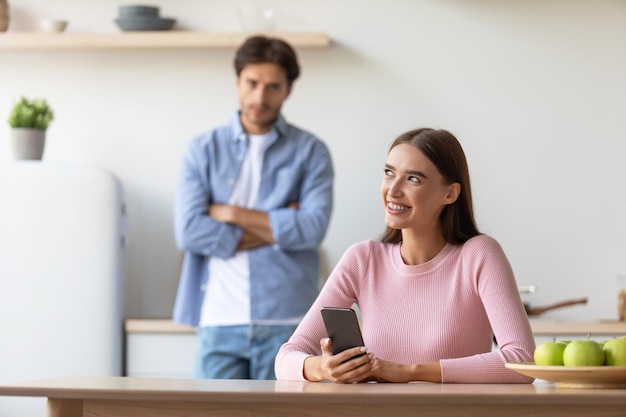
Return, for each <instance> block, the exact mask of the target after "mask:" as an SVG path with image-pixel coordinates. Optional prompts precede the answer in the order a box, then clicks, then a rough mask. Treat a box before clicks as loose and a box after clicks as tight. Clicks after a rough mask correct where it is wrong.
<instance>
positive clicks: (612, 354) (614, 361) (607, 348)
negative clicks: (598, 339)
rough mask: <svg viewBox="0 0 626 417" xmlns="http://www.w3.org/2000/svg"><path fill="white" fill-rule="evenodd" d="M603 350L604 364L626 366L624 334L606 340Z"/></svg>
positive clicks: (625, 338)
mask: <svg viewBox="0 0 626 417" xmlns="http://www.w3.org/2000/svg"><path fill="white" fill-rule="evenodd" d="M603 350H604V359H605V364H606V365H609V366H626V336H623V337H619V338H617V339H613V340H608V341H607V342H606V343H605V344H604V347H603Z"/></svg>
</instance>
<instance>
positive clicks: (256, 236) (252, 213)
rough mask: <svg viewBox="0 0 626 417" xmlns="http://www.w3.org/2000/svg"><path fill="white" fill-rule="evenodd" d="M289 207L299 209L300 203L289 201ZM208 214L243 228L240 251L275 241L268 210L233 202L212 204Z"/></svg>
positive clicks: (239, 245)
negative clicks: (233, 203) (249, 207)
mask: <svg viewBox="0 0 626 417" xmlns="http://www.w3.org/2000/svg"><path fill="white" fill-rule="evenodd" d="M287 207H288V208H292V209H295V210H297V209H298V208H299V207H300V205H299V203H297V202H293V203H289V204H288V205H287ZM208 214H209V216H210V217H211V218H213V219H214V220H217V221H220V222H225V223H230V224H234V225H236V226H239V227H240V228H241V229H242V230H243V234H242V236H241V239H240V240H239V244H238V245H237V250H238V251H239V250H246V249H253V248H257V247H259V246H263V245H271V244H273V243H275V242H274V235H273V233H272V227H271V225H270V221H269V216H268V214H267V212H266V211H260V210H252V209H248V208H245V207H241V206H236V205H231V204H211V205H210V206H209V211H208Z"/></svg>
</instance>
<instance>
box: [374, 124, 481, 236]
mask: <svg viewBox="0 0 626 417" xmlns="http://www.w3.org/2000/svg"><path fill="white" fill-rule="evenodd" d="M403 143H406V144H409V145H411V146H413V147H415V148H416V149H418V150H420V151H421V152H422V153H423V154H424V155H425V156H426V157H427V158H428V159H429V160H430V161H431V162H432V163H433V164H434V165H435V166H436V167H437V169H438V170H439V172H440V173H441V175H442V176H443V178H444V180H445V181H446V182H447V183H448V184H453V183H455V182H456V183H459V184H460V186H461V192H460V194H459V196H458V198H457V199H456V201H455V202H454V203H452V204H448V205H447V206H445V207H444V208H443V211H442V212H441V216H440V217H439V223H440V225H441V231H442V233H443V237H444V239H445V240H446V242H448V243H453V244H460V243H464V242H466V241H467V240H468V239H470V238H471V237H474V236H476V235H479V234H480V232H479V231H478V227H477V226H476V221H475V220H474V208H473V203H472V189H471V186H470V178H469V169H468V167H467V160H466V158H465V152H463V148H462V147H461V144H460V143H459V141H458V140H457V139H456V138H455V137H454V135H452V133H450V132H448V131H447V130H435V129H430V128H420V129H415V130H410V131H408V132H405V133H403V134H401V135H400V136H398V138H397V139H396V140H394V141H393V143H392V144H391V146H390V147H389V150H390V151H391V149H393V148H395V147H396V146H398V145H400V144H403ZM381 240H382V241H383V242H386V243H399V242H402V231H401V230H400V229H392V228H390V227H387V229H386V230H385V232H384V233H383V236H382V237H381Z"/></svg>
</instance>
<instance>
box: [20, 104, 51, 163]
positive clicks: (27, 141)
mask: <svg viewBox="0 0 626 417" xmlns="http://www.w3.org/2000/svg"><path fill="white" fill-rule="evenodd" d="M53 119H54V113H53V111H52V109H51V108H50V106H49V105H48V102H47V101H46V100H45V99H42V98H38V99H34V100H28V99H27V98H25V97H22V98H21V99H20V100H19V101H18V102H17V103H15V105H14V106H13V109H12V110H11V114H10V115H9V126H11V128H12V129H11V141H12V148H13V156H14V157H15V159H31V160H41V158H42V157H43V150H44V146H45V142H46V129H48V126H49V125H50V122H52V120H53Z"/></svg>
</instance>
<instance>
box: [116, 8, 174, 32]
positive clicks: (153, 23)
mask: <svg viewBox="0 0 626 417" xmlns="http://www.w3.org/2000/svg"><path fill="white" fill-rule="evenodd" d="M115 23H117V25H118V26H119V27H120V29H122V30H123V31H152V30H170V29H171V28H172V26H174V24H175V23H176V19H168V18H162V17H160V16H159V8H158V7H156V6H141V5H128V6H120V7H119V15H118V17H117V19H115Z"/></svg>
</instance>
